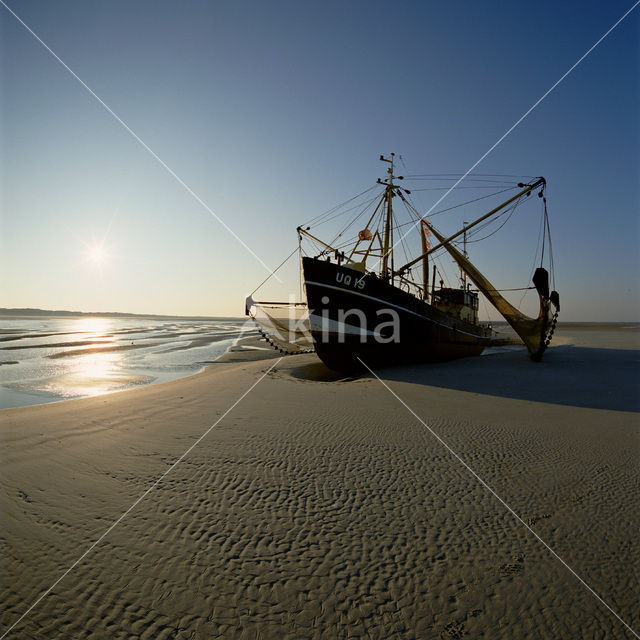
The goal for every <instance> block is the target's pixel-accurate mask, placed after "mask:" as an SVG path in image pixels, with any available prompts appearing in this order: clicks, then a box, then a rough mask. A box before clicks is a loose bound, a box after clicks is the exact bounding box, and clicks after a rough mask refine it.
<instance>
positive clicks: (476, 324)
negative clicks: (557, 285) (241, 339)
mask: <svg viewBox="0 0 640 640" xmlns="http://www.w3.org/2000/svg"><path fill="white" fill-rule="evenodd" d="M380 159H381V160H382V161H383V162H385V163H387V165H388V166H387V176H386V177H385V179H379V180H378V181H377V183H376V184H377V188H378V189H380V190H381V193H379V194H378V195H377V197H376V198H375V199H370V200H368V201H367V203H368V206H367V207H364V208H363V207H358V208H357V210H356V214H355V218H354V219H352V220H350V221H349V223H348V225H347V227H346V228H345V229H344V230H343V231H342V232H341V233H339V234H338V235H337V237H336V238H334V240H332V241H324V240H321V239H320V238H318V237H317V236H316V235H314V234H312V233H311V226H310V225H304V226H300V227H298V229H297V232H298V240H299V244H298V246H299V252H300V259H301V269H302V276H303V282H304V294H305V296H306V300H302V301H297V302H296V301H289V302H265V301H263V302H260V301H256V300H254V299H253V297H252V296H250V297H249V298H248V299H247V304H246V312H247V314H248V315H251V316H252V317H253V318H254V319H255V320H256V322H257V324H258V328H259V329H260V330H261V331H262V333H263V335H264V336H265V338H266V339H267V340H268V341H269V342H270V343H271V344H272V345H273V346H274V347H276V348H277V349H279V350H281V351H283V352H285V353H301V352H304V351H312V350H315V352H316V353H317V354H318V356H319V357H320V359H321V360H322V361H323V362H324V363H325V364H326V365H327V366H328V367H329V368H331V369H335V370H338V371H352V370H354V369H357V368H361V367H362V364H363V363H366V364H367V365H371V366H373V365H389V364H399V363H406V362H415V361H442V360H451V359H455V358H462V357H466V356H473V355H479V354H480V353H482V351H483V350H484V349H485V348H486V347H487V346H490V345H491V344H492V343H493V341H494V332H493V329H492V327H491V325H490V324H483V323H481V322H480V319H479V295H480V294H482V295H483V296H484V297H485V298H486V299H487V300H488V301H489V302H490V303H491V304H492V305H493V306H494V307H495V308H496V309H497V310H498V311H499V312H500V313H501V314H502V316H503V317H504V318H505V320H506V321H507V322H508V323H509V324H510V325H511V327H512V328H513V329H514V330H515V332H516V333H517V335H518V336H519V337H520V338H521V340H522V342H523V343H524V344H525V345H526V347H527V349H528V350H529V353H530V355H531V358H532V359H533V360H535V361H539V360H540V359H541V358H542V354H543V353H544V351H545V349H546V347H547V346H548V345H549V342H550V340H551V337H552V335H553V332H554V328H555V325H556V320H557V316H558V313H559V309H560V303H559V296H558V294H557V292H556V291H551V292H550V289H549V273H548V271H547V269H545V268H544V266H543V265H542V262H543V260H544V254H545V250H544V246H545V244H544V243H545V241H547V242H548V245H547V246H549V249H548V250H547V256H549V254H550V238H549V239H548V240H547V237H548V233H549V224H548V218H547V209H546V198H545V196H544V189H545V186H546V182H545V179H544V178H535V179H531V180H529V181H528V182H526V183H525V182H519V183H517V184H516V185H514V187H512V188H514V189H517V193H515V194H514V195H512V196H511V197H509V198H508V199H507V200H505V201H504V202H500V203H499V204H498V205H497V206H494V207H493V208H492V209H491V211H489V212H488V213H485V214H484V215H482V216H480V217H479V218H477V219H476V220H475V221H474V222H471V223H465V224H464V225H463V228H462V229H460V230H458V231H457V232H456V233H453V234H451V235H448V236H445V235H444V234H442V233H441V232H439V231H438V230H437V229H436V228H435V227H434V226H433V224H432V223H431V222H430V221H429V220H427V219H425V218H424V217H423V216H422V215H421V214H420V213H419V212H418V211H417V209H416V207H415V206H414V205H413V204H412V202H411V199H410V194H411V190H409V189H407V188H405V186H404V184H406V183H405V182H404V177H403V176H396V175H395V173H394V172H395V156H394V154H391V156H390V157H389V158H385V157H383V156H380ZM494 182H495V181H494ZM502 191H506V189H504V190H502ZM532 193H537V194H538V196H539V197H540V198H541V199H542V200H543V203H544V205H543V219H542V233H541V237H542V239H543V243H542V246H543V250H542V254H541V261H540V266H538V267H537V268H536V269H535V273H534V276H533V287H527V288H535V291H536V292H537V295H538V298H539V313H538V316H537V317H535V318H530V317H528V316H526V315H525V314H523V313H521V312H520V311H519V310H518V309H517V308H516V307H515V306H513V305H512V304H510V303H509V302H508V301H507V300H506V299H505V298H504V297H503V295H502V294H501V292H500V291H499V290H498V289H497V288H495V287H494V286H493V285H492V284H491V283H490V282H489V281H488V280H487V279H486V278H485V277H484V276H483V275H482V274H481V273H480V271H479V270H478V269H477V268H476V267H475V266H474V265H473V264H472V263H471V262H470V260H469V258H468V255H467V240H468V239H469V238H471V237H472V236H473V235H474V233H475V232H476V231H478V230H484V232H487V231H486V230H487V228H488V226H487V225H489V224H491V223H492V221H494V220H496V219H497V220H498V223H499V224H500V225H501V226H503V225H504V223H505V221H503V220H502V219H501V216H506V218H507V219H509V218H510V217H511V215H512V214H513V212H514V211H515V209H516V207H517V206H518V205H519V204H520V203H521V202H523V201H524V200H525V199H526V198H528V196H530V195H531V194H532ZM484 197H486V196H483V197H482V198H478V199H477V200H481V199H483V198H484ZM394 199H397V200H398V201H399V202H401V203H402V204H403V205H404V208H405V209H406V210H407V211H408V212H409V213H410V218H411V220H410V222H409V223H399V222H398V221H397V220H396V216H395V213H394ZM353 208H354V207H353V206H352V207H350V209H351V210H352V218H353V215H354V214H353ZM328 213H329V214H330V215H331V216H333V217H335V211H334V210H332V211H330V212H328ZM358 219H366V224H365V225H364V226H363V227H362V228H361V230H360V231H358V232H357V233H356V234H355V235H354V237H353V238H352V239H350V240H349V241H344V240H343V239H344V237H345V234H346V233H347V231H348V229H349V228H353V227H354V224H355V222H356V220H358ZM324 221H326V216H325V218H324ZM322 222H323V219H322V218H321V219H320V223H322ZM411 223H412V225H413V228H414V229H416V230H417V231H418V232H419V236H420V245H419V255H418V256H417V257H415V258H413V259H412V260H407V261H406V262H405V263H404V264H402V265H401V266H398V267H396V266H395V263H396V260H395V258H394V255H395V254H397V247H398V246H400V245H401V244H403V241H404V238H405V235H406V226H407V225H408V224H411ZM403 225H404V226H403ZM492 233H493V232H492ZM303 241H308V242H310V244H311V246H312V247H314V248H315V251H314V252H312V254H311V255H304V251H303ZM459 242H462V247H460V248H457V247H456V244H458V243H459ZM432 243H433V245H432ZM394 249H396V251H394ZM443 251H446V252H448V253H449V254H450V256H451V257H452V258H453V260H454V261H455V262H456V263H457V265H458V267H459V269H460V283H459V286H455V287H454V286H444V281H443V279H442V277H440V278H439V279H438V284H439V286H436V285H437V282H436V280H437V275H438V274H439V273H440V269H439V267H438V265H437V264H436V262H435V260H434V258H435V257H437V256H438V255H439V254H442V252H443ZM405 255H406V254H405ZM551 263H552V261H551ZM505 267H506V265H505ZM473 286H475V288H473ZM254 293H255V292H254ZM252 295H253V294H252Z"/></svg>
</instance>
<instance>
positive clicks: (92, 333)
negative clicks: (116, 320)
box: [71, 317, 113, 338]
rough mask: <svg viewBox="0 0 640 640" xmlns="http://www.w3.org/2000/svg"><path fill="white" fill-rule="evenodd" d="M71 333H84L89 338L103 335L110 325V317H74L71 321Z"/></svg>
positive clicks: (111, 320) (111, 322)
mask: <svg viewBox="0 0 640 640" xmlns="http://www.w3.org/2000/svg"><path fill="white" fill-rule="evenodd" d="M71 322H72V325H71V327H72V329H71V330H72V332H73V333H86V334H87V336H88V337H90V338H99V337H103V336H104V334H105V333H107V331H109V329H110V328H111V327H112V324H113V319H112V318H98V317H96V318H74V319H73V320H72V321H71Z"/></svg>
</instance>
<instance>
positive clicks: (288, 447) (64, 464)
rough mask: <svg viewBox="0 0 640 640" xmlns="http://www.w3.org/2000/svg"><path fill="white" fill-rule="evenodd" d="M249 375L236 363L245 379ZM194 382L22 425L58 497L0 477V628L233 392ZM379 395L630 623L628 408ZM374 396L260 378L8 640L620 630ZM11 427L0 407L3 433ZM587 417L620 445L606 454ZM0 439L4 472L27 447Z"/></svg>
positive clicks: (405, 390) (285, 377) (339, 386)
mask: <svg viewBox="0 0 640 640" xmlns="http://www.w3.org/2000/svg"><path fill="white" fill-rule="evenodd" d="M259 373H260V367H259V366H258V365H251V366H250V367H247V366H245V367H244V368H237V375H238V376H239V378H238V379H239V380H240V379H242V380H244V381H245V382H244V385H245V388H246V386H247V385H246V380H248V379H250V380H253V379H255V377H256V376H257V375H259ZM207 375H209V376H210V378H209V379H207V377H206V376H207ZM211 375H212V374H210V373H209V374H207V373H205V374H202V376H200V377H199V379H200V380H205V382H206V381H207V380H208V382H207V386H206V387H200V388H199V387H197V384H196V387H194V386H193V383H191V386H189V384H190V383H189V381H186V382H185V381H179V382H178V383H172V384H174V385H177V386H173V387H171V388H172V389H176V391H175V394H176V395H175V396H174V395H170V397H166V396H165V397H164V404H163V405H162V406H159V405H158V396H157V395H154V394H158V393H159V392H158V388H155V389H154V388H148V389H141V390H139V391H135V392H132V393H133V394H135V400H136V402H135V403H134V402H129V403H128V404H126V402H125V400H126V396H127V394H118V396H112V397H109V398H107V399H104V398H103V399H100V402H101V403H107V406H105V405H104V404H103V405H99V403H98V400H97V399H96V400H86V401H78V402H81V403H84V405H83V406H82V407H81V405H77V406H78V407H80V408H84V409H86V410H85V411H84V413H83V411H80V410H79V409H78V412H77V414H76V417H74V414H73V412H72V411H71V410H70V409H69V408H68V407H69V406H70V405H72V404H73V403H64V404H65V405H67V408H66V409H64V408H62V407H60V408H58V409H56V411H57V412H58V413H57V414H56V415H53V416H52V414H51V413H49V414H47V415H48V416H49V419H50V420H51V421H52V423H53V424H54V427H51V429H54V428H56V427H55V425H60V433H61V434H62V433H63V429H62V426H61V425H63V424H69V425H70V424H71V423H70V422H69V421H70V420H71V421H72V424H73V428H71V426H70V427H69V430H68V431H67V433H66V435H64V434H63V435H61V437H60V439H59V441H55V440H54V439H51V440H47V439H46V438H45V437H44V436H41V437H40V441H41V449H42V452H43V453H50V452H55V451H58V452H63V451H65V453H59V454H56V455H57V457H55V456H54V454H53V453H51V456H50V457H51V459H54V460H55V462H52V463H49V462H43V463H42V464H44V465H45V466H46V468H47V470H48V471H49V472H50V473H51V474H53V476H55V482H56V483H57V484H56V487H55V490H56V491H55V492H53V491H51V490H50V488H49V484H48V483H47V480H46V478H42V477H40V478H39V479H37V480H34V479H33V477H31V480H29V476H28V475H27V476H24V477H22V476H20V474H17V475H13V476H12V478H13V479H11V480H9V479H5V481H6V486H7V487H8V492H9V493H11V492H13V493H12V500H11V502H10V505H9V506H8V507H7V509H8V516H9V517H8V519H7V523H8V524H7V527H6V528H5V531H4V532H3V536H2V551H3V555H4V556H5V557H7V558H8V564H7V567H8V572H9V580H8V581H7V580H5V584H4V585H3V594H2V597H3V601H4V602H6V603H7V605H8V606H7V608H6V610H5V613H4V615H3V617H2V628H3V629H4V628H6V627H7V626H8V625H9V624H10V623H11V621H12V620H13V619H15V618H16V617H17V616H18V615H20V613H21V612H22V611H23V610H24V609H25V608H26V606H28V604H29V603H30V602H32V601H33V600H34V599H35V597H37V595H38V593H39V592H40V591H41V589H42V587H43V586H48V584H50V583H51V582H53V580H54V579H55V578H56V577H57V576H58V575H59V574H60V573H62V572H63V571H64V570H65V569H66V568H67V567H68V566H69V565H70V564H71V563H72V562H73V561H74V560H75V559H76V558H77V557H78V556H79V555H80V553H82V551H83V550H84V549H85V548H86V546H88V544H89V543H90V542H91V541H92V540H94V539H95V538H97V537H98V536H99V535H100V534H101V533H102V532H103V531H104V530H105V529H106V528H107V526H108V525H109V524H110V523H111V522H112V521H113V520H114V519H115V518H117V517H118V516H119V515H120V513H121V512H122V511H123V510H124V509H125V508H126V507H128V506H129V504H131V502H133V500H134V499H135V498H136V497H137V496H138V495H140V494H141V493H142V492H143V491H144V489H145V488H146V486H148V484H149V483H150V482H152V481H153V480H154V479H155V478H156V477H158V476H159V475H160V474H161V473H162V472H163V471H164V469H166V467H167V465H168V464H170V463H171V461H172V460H173V459H175V457H177V455H180V453H182V451H184V450H185V449H186V448H187V447H188V446H189V445H190V444H191V442H193V439H194V438H196V437H198V436H199V435H200V434H201V433H202V431H204V429H205V428H206V426H207V425H208V424H211V423H212V422H213V421H214V420H215V417H216V412H218V413H219V412H220V411H222V410H224V409H225V408H226V407H227V406H228V405H229V404H231V402H230V401H231V400H233V399H234V398H233V396H232V394H231V391H228V392H227V391H226V390H225V389H224V388H222V389H221V391H220V392H219V393H213V392H210V393H209V394H205V393H203V391H204V390H205V389H207V388H208V389H209V390H210V391H211V386H210V385H211V381H212V380H213V379H212V378H211ZM216 375H219V374H216ZM203 376H204V377H203ZM252 376H253V377H252ZM216 380H217V378H216ZM202 384H204V383H202ZM221 384H222V383H221ZM229 384H230V385H231V382H230V383H229ZM238 384H240V383H238ZM392 384H394V383H392ZM180 385H182V386H180ZM222 386H223V387H224V385H222ZM395 388H396V389H397V390H398V393H401V394H403V397H405V398H406V400H407V401H408V402H410V403H411V404H412V406H413V407H414V408H415V409H416V410H417V411H419V412H420V413H421V415H423V416H424V417H425V419H427V420H428V421H429V424H430V426H431V427H432V428H434V430H436V431H437V432H438V433H439V434H440V435H441V436H442V437H443V438H445V439H446V440H447V441H448V442H449V444H450V445H451V446H452V447H453V448H454V449H455V450H457V451H458V452H459V453H460V454H461V455H462V456H463V457H464V458H465V460H466V461H467V462H468V463H469V464H470V465H472V466H473V467H474V469H476V471H477V472H478V473H479V474H480V475H481V476H483V477H484V478H485V480H486V481H487V482H488V483H489V484H491V485H492V486H493V487H494V488H495V489H496V491H498V493H500V494H501V495H502V496H503V497H504V498H505V499H506V500H507V502H509V503H510V504H511V505H512V506H513V507H514V508H515V509H516V511H518V512H519V513H520V514H521V515H522V516H523V517H524V518H526V519H527V521H528V522H530V523H531V524H532V526H533V527H534V528H535V529H536V531H538V532H539V534H540V535H541V536H542V537H543V538H545V539H546V540H547V542H549V543H550V544H551V545H552V546H553V547H554V548H555V549H556V551H557V552H558V553H559V554H560V555H561V556H562V557H563V558H565V559H566V560H567V561H568V562H569V563H570V564H571V565H572V566H573V567H574V568H575V569H576V570H577V571H578V573H580V574H581V575H583V577H584V578H585V579H587V581H588V582H590V584H591V585H592V586H593V587H594V588H595V589H596V590H597V591H598V592H599V593H601V594H602V595H603V596H604V597H605V600H607V601H608V602H609V603H610V604H611V605H612V606H613V607H614V608H615V609H616V610H617V611H618V612H619V613H620V614H621V615H622V617H623V618H625V619H626V620H627V621H628V622H630V623H632V626H633V623H635V624H636V625H638V623H639V621H640V616H639V613H638V609H637V605H636V603H635V600H634V597H633V595H632V594H633V592H634V590H636V592H637V578H636V577H635V576H634V573H633V569H632V567H631V565H632V563H633V561H635V560H637V559H638V557H639V555H638V542H637V538H636V537H635V536H634V535H633V531H634V529H637V525H638V518H637V515H632V513H631V511H630V510H628V511H626V512H624V511H623V510H624V509H625V508H627V509H628V506H629V505H630V502H629V499H630V496H633V495H634V490H635V489H634V487H635V486H636V483H637V477H638V474H637V460H634V458H635V454H634V451H633V447H628V446H626V447H625V445H624V443H625V442H626V443H627V444H628V443H630V442H632V433H631V431H630V430H629V422H628V419H627V420H626V421H625V419H623V418H624V417H625V416H627V415H628V414H624V413H622V412H618V415H613V414H614V413H615V412H594V411H593V410H587V409H574V411H582V412H583V414H584V420H581V421H580V420H578V421H579V422H580V423H581V425H582V427H581V428H580V429H578V430H576V429H573V430H570V429H563V428H562V424H561V423H557V422H556V420H557V419H558V417H559V416H560V414H558V408H557V407H554V411H555V413H553V414H552V418H549V417H548V416H547V417H545V416H544V411H542V414H543V415H542V417H541V416H537V417H536V419H535V420H532V416H531V415H530V414H529V415H527V412H526V409H527V407H529V408H530V405H532V404H533V403H524V402H521V401H515V400H513V401H509V400H506V399H498V400H496V399H495V398H493V399H490V400H487V399H482V398H478V399H475V400H474V398H469V397H464V394H462V393H461V392H455V393H456V394H457V396H456V397H458V401H459V405H460V407H462V404H464V403H466V404H465V405H464V408H465V411H464V412H462V411H461V410H460V411H457V412H453V413H458V415H454V416H452V415H450V413H451V412H449V414H447V415H446V416H445V415H444V414H443V412H442V411H441V410H440V409H439V408H438V402H440V401H442V397H441V395H440V396H439V397H440V400H438V399H437V397H436V395H435V394H436V393H438V394H441V393H442V391H441V390H434V389H433V388H429V387H412V386H411V385H409V384H396V385H395ZM230 389H231V387H230ZM384 393H385V391H384V389H383V388H381V387H380V385H379V383H377V382H376V381H373V380H350V381H342V382H340V381H338V382H331V383H323V382H315V383H309V382H304V381H301V380H299V379H296V378H295V377H294V376H291V375H289V372H287V370H286V367H284V368H282V370H281V371H280V372H279V373H276V374H274V375H272V376H269V377H268V378H267V379H265V381H264V382H263V383H261V385H260V386H259V387H257V388H256V389H255V391H254V392H253V394H252V395H251V396H250V397H248V398H247V399H246V402H245V403H244V404H242V405H241V406H239V407H238V409H237V411H236V412H234V413H233V414H231V415H229V416H228V418H227V419H226V420H225V421H224V422H223V423H221V424H220V426H219V428H217V429H216V430H214V431H212V432H211V434H210V435H209V436H208V437H207V439H206V440H204V441H203V442H202V443H200V445H199V446H198V447H197V448H196V449H195V450H194V451H193V452H192V454H191V455H189V457H188V458H187V459H185V460H184V461H183V462H182V463H181V464H180V465H178V467H176V468H175V469H174V470H173V471H172V472H171V474H169V475H168V476H167V477H166V478H165V480H164V481H163V482H162V484H161V485H159V486H158V487H157V488H156V489H155V490H154V491H153V492H152V493H151V494H150V495H149V496H148V497H147V498H146V499H145V501H144V502H143V503H141V504H140V505H139V507H138V508H136V509H135V510H134V511H133V512H132V513H131V514H130V515H129V516H128V518H127V519H126V520H125V521H123V522H122V524H121V525H120V526H119V527H118V528H116V529H115V530H114V531H113V532H112V533H111V534H110V535H109V536H108V537H107V538H106V539H105V540H104V541H103V542H102V543H101V545H100V546H99V547H97V548H96V549H95V550H94V551H93V552H92V553H91V554H90V555H89V556H87V558H86V559H85V560H84V561H83V563H82V564H81V565H79V566H78V567H77V568H76V569H75V570H74V571H73V572H72V573H71V574H70V575H69V576H68V577H67V578H66V579H65V580H64V581H63V582H61V583H60V585H59V586H58V587H57V588H56V589H55V591H54V592H53V593H51V594H50V595H49V596H48V597H47V598H46V599H45V600H44V601H43V602H42V603H41V604H40V605H39V607H38V608H37V609H35V610H34V611H33V613H32V614H31V615H30V616H29V617H28V618H27V619H26V620H25V621H24V622H23V623H21V625H20V627H19V628H18V629H16V633H15V634H14V635H13V637H16V638H83V637H91V638H123V639H124V638H145V639H147V638H148V639H154V640H156V639H169V638H171V639H173V638H176V639H178V638H180V639H195V638H242V639H247V640H248V639H258V638H261V639H267V638H274V639H284V638H291V639H293V638H314V639H321V638H322V639H324V638H371V639H380V640H382V639H388V638H402V639H404V638H406V639H409V638H441V639H442V638H444V639H451V638H467V637H468V638H574V637H589V638H625V637H630V635H629V634H625V631H624V629H623V628H622V627H621V625H620V624H619V623H618V622H617V621H616V620H615V619H614V618H613V617H612V616H611V615H610V614H609V613H608V612H607V611H606V610H604V609H603V608H602V607H601V606H600V605H599V604H598V602H597V601H596V600H595V599H594V598H593V597H592V596H591V595H590V594H588V592H586V590H584V588H583V587H582V586H581V585H579V583H577V582H576V581H575V579H574V578H573V577H572V576H571V575H570V574H568V573H567V572H566V570H564V569H563V568H562V566H561V565H559V564H558V563H557V562H556V561H555V560H553V559H552V558H551V557H550V556H549V554H548V553H547V552H546V551H545V550H544V549H543V548H541V546H540V545H539V544H538V543H537V542H536V541H535V539H533V538H532V536H531V535H530V534H528V532H527V531H526V530H525V529H524V528H523V527H521V526H519V525H517V523H515V522H514V520H513V518H512V517H511V516H510V515H509V514H508V513H506V512H505V511H504V509H503V508H502V507H501V506H500V505H499V503H497V502H496V500H495V499H494V498H493V497H492V496H491V495H490V494H488V493H487V491H486V490H485V489H483V488H482V487H481V486H480V485H479V484H478V483H477V482H476V481H474V480H473V478H471V477H470V476H469V474H468V473H467V472H466V471H465V470H464V469H463V468H461V467H460V465H459V464H457V463H456V462H455V461H454V460H452V458H451V456H450V455H449V454H448V453H447V452H446V451H445V450H443V448H442V447H441V446H440V445H439V444H438V443H437V442H436V441H435V440H434V438H433V437H432V436H430V434H429V433H428V432H426V431H425V429H424V428H423V427H422V426H421V425H419V424H416V421H415V420H414V419H412V417H411V416H410V415H408V414H407V413H406V412H405V411H404V410H403V408H402V407H401V406H400V405H398V404H397V403H396V402H394V401H393V398H387V397H386V396H384ZM452 393H453V392H452ZM178 394H179V395H178ZM189 394H191V395H189ZM238 395H239V394H238ZM381 395H382V398H381ZM469 395H471V394H469ZM130 397H131V398H134V395H131V396H130ZM236 397H237V395H236ZM354 399H357V409H354V407H353V403H354ZM445 400H446V399H445ZM485 402H491V403H493V405H492V406H493V408H494V413H495V415H499V416H500V418H499V419H497V420H495V421H494V422H493V423H489V422H487V421H484V420H482V419H478V420H475V419H469V418H467V419H465V418H464V413H466V415H467V416H473V415H478V416H480V417H482V416H483V415H484V412H485V410H486V407H485V405H484V404H483V403H485ZM460 403H462V404H460ZM474 403H475V404H474ZM496 403H498V404H496ZM487 406H489V405H487ZM48 409H49V410H50V411H51V407H49V408H48ZM543 409H545V410H546V408H544V407H543ZM594 413H596V414H597V416H596V418H595V419H594V417H593V414H594ZM107 415H108V416H109V422H108V423H107V422H106V416H107ZM550 415H551V414H550ZM588 415H589V416H591V417H590V418H588ZM78 416H82V417H81V418H78ZM88 416H93V419H94V420H95V424H94V428H95V429H97V431H95V432H93V431H91V424H90V421H89V420H88ZM518 416H519V417H518ZM620 416H622V418H621V417H620ZM579 418H580V416H575V415H574V419H579ZM20 420H21V418H20V413H19V412H16V413H14V414H12V416H11V421H12V422H11V424H12V425H13V426H14V427H15V428H16V429H19V428H22V427H24V425H23V424H22V423H21V422H20ZM598 420H599V421H601V422H600V428H602V421H604V423H605V424H606V428H607V429H608V430H609V433H610V435H612V436H615V437H616V438H617V440H618V442H619V443H620V444H619V445H616V444H610V445H609V449H608V450H607V451H603V449H602V447H601V446H599V444H598V442H599V441H598V439H597V432H598V424H597V423H598ZM73 421H75V422H73ZM207 421H208V422H207ZM72 435H76V436H77V438H76V440H77V442H81V443H82V447H79V446H78V448H77V449H74V448H73V447H72V446H71V444H70V442H71V441H72V440H74V438H73V437H72ZM25 438H26V436H25ZM28 443H30V446H33V443H32V442H31V441H29V440H28V438H27V439H26V440H25V442H24V446H26V445H27V444H28ZM90 443H91V444H90ZM74 446H75V445H74ZM14 449H15V451H16V453H15V459H13V458H12V459H8V460H7V461H8V462H9V463H10V464H14V465H16V464H18V463H19V462H20V460H18V458H19V457H20V455H24V456H26V453H25V452H21V450H20V447H18V446H17V445H16V446H15V447H14ZM625 449H626V451H625ZM116 453H117V455H116ZM12 455H13V454H12ZM72 463H75V464H72ZM56 465H61V466H56ZM53 476H50V477H53ZM16 477H17V478H18V481H19V484H20V485H21V486H20V487H17V486H15V483H16V480H15V478H16ZM20 492H21V493H20ZM60 493H62V494H63V495H65V496H66V501H65V502H64V504H63V503H61V502H60V501H57V500H56V495H58V494H60ZM25 603H26V604H25Z"/></svg>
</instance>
